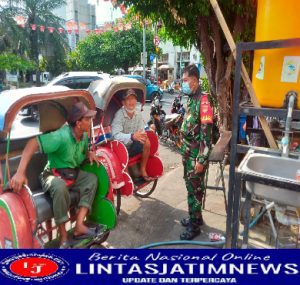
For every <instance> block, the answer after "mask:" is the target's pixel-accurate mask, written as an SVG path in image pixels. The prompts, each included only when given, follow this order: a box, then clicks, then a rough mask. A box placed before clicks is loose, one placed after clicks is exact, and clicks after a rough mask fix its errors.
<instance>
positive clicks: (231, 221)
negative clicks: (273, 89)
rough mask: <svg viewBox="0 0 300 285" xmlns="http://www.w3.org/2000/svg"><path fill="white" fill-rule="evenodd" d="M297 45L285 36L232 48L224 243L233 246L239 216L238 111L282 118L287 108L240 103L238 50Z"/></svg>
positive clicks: (295, 115) (298, 112) (299, 114)
mask: <svg viewBox="0 0 300 285" xmlns="http://www.w3.org/2000/svg"><path fill="white" fill-rule="evenodd" d="M296 46H300V38H297V39H287V40H274V41H263V42H240V43H238V44H237V49H236V64H235V75H234V90H233V112H232V113H233V117H232V138H231V149H230V171H229V191H228V211H227V221H226V247H227V248H237V241H238V231H239V216H240V202H241V183H242V179H241V176H240V174H239V173H237V172H236V170H235V162H236V158H237V152H238V150H239V148H238V144H237V141H238V128H239V115H240V114H245V115H252V116H259V115H263V116H274V117H282V118H286V116H287V109H272V108H255V107H249V106H240V103H239V102H240V86H241V66H242V54H243V52H245V51H254V50H259V49H278V48H289V47H296ZM293 118H294V119H295V118H297V119H300V110H294V111H293Z"/></svg>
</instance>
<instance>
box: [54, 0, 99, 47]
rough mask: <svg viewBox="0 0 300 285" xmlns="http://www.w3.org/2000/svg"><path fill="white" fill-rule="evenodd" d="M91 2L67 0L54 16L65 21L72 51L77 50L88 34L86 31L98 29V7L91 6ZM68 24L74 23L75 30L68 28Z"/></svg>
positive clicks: (86, 0) (87, 0)
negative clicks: (79, 43) (77, 46)
mask: <svg viewBox="0 0 300 285" xmlns="http://www.w3.org/2000/svg"><path fill="white" fill-rule="evenodd" d="M88 2H89V0H66V4H65V5H64V6H62V7H60V8H59V9H56V10H55V11H54V14H55V15H57V16H58V17H61V18H62V19H64V20H65V23H66V24H65V27H64V28H65V29H66V30H72V31H71V33H69V32H68V40H69V46H70V48H71V50H74V49H75V48H76V45H77V44H78V42H79V41H80V40H82V39H84V38H85V37H86V36H87V35H88V34H87V33H86V30H87V29H89V30H94V29H95V28H96V7H95V5H92V4H89V3H88ZM68 23H73V28H72V29H70V27H68Z"/></svg>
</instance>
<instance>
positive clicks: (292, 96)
mask: <svg viewBox="0 0 300 285" xmlns="http://www.w3.org/2000/svg"><path fill="white" fill-rule="evenodd" d="M297 95H298V94H297V92H295V91H289V92H288V93H287V94H286V101H288V112H287V117H286V122H285V130H284V136H283V138H282V140H281V145H282V153H281V156H282V157H288V156H289V146H290V129H291V123H292V115H293V109H294V105H295V101H296V99H297Z"/></svg>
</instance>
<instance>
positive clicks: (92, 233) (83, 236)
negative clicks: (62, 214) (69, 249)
mask: <svg viewBox="0 0 300 285" xmlns="http://www.w3.org/2000/svg"><path fill="white" fill-rule="evenodd" d="M96 234H97V233H96V231H95V228H94V229H90V228H89V229H88V231H87V232H86V233H84V234H81V235H73V239H75V240H81V239H86V238H93V237H94V236H96Z"/></svg>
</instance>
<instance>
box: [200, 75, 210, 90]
mask: <svg viewBox="0 0 300 285" xmlns="http://www.w3.org/2000/svg"><path fill="white" fill-rule="evenodd" d="M200 79H201V90H202V91H203V92H208V93H210V89H209V82H208V79H207V78H206V77H203V78H200Z"/></svg>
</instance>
